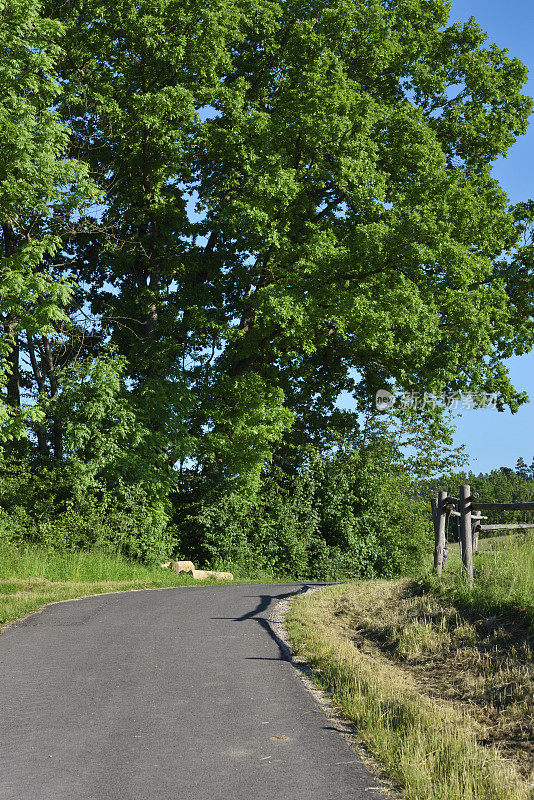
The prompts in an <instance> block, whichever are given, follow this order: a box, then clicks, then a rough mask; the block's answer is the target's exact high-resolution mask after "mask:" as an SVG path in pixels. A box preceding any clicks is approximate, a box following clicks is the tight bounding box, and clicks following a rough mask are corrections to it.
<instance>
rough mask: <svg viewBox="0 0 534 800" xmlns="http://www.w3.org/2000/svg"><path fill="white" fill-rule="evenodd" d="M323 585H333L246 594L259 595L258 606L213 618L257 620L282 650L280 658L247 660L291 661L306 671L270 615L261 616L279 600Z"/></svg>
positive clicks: (242, 620) (304, 585)
mask: <svg viewBox="0 0 534 800" xmlns="http://www.w3.org/2000/svg"><path fill="white" fill-rule="evenodd" d="M321 586H331V584H330V583H305V584H303V585H302V586H301V587H300V588H299V589H295V590H294V591H291V592H285V593H284V594H260V595H246V596H247V597H259V603H258V605H257V606H256V608H254V609H252V611H249V612H248V613H247V614H243V615H242V616H241V617H212V619H214V620H216V619H220V620H223V619H224V620H230V621H232V622H248V620H255V621H256V622H257V623H258V625H260V626H261V627H262V628H263V630H264V631H266V633H268V634H269V636H270V637H271V639H272V640H273V641H274V642H276V644H277V646H278V650H279V652H280V654H279V656H278V658H263V657H259V656H251V657H249V658H247V661H289V662H290V663H291V664H293V666H294V667H296V669H298V670H299V671H301V672H302V671H306V670H305V669H303V665H301V664H298V663H297V662H295V661H294V660H293V659H292V656H291V650H290V649H289V647H288V646H287V644H286V643H285V642H284V640H283V639H282V638H281V637H280V636H278V634H277V633H276V631H275V629H274V627H273V624H272V622H273V621H272V620H271V619H269V615H268V614H267V615H266V616H260V615H262V614H265V612H268V611H269V609H270V608H271V607H272V606H273V604H274V603H277V602H279V601H280V600H286V599H287V598H288V597H297V595H299V594H304V593H305V592H307V591H308V589H312V588H316V587H321Z"/></svg>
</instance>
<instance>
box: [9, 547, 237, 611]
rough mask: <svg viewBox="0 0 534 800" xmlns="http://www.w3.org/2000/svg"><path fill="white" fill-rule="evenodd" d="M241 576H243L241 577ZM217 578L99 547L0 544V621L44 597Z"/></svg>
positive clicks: (51, 599) (41, 602)
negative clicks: (76, 548)
mask: <svg viewBox="0 0 534 800" xmlns="http://www.w3.org/2000/svg"><path fill="white" fill-rule="evenodd" d="M240 582H243V581H242V580H241V581H240ZM214 583H221V581H215V580H213V579H208V580H203V581H195V580H194V579H193V578H192V577H191V576H189V575H187V574H185V573H180V574H176V573H173V572H170V571H169V570H166V569H162V568H161V567H160V566H159V565H158V566H153V567H147V566H143V565H142V564H139V563H136V562H133V561H129V560H128V559H126V558H124V557H122V556H120V555H111V554H106V553H104V552H100V551H77V552H71V553H57V552H54V551H49V550H46V549H43V548H40V547H35V546H31V545H28V546H19V547H15V546H14V545H8V544H1V545H0V626H1V625H5V624H6V623H8V622H12V621H13V620H16V619H20V617H24V616H26V614H30V613H31V612H33V611H37V610H38V609H39V608H41V607H42V606H43V605H46V603H52V602H56V601H58V600H72V599H75V598H77V597H84V596H87V595H91V594H102V593H105V592H122V591H127V590H131V589H158V588H164V587H170V586H198V585H202V584H214Z"/></svg>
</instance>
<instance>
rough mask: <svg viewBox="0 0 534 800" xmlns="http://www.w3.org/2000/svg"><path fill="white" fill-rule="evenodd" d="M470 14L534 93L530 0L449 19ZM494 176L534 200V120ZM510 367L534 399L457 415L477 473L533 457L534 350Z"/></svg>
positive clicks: (456, 1)
mask: <svg viewBox="0 0 534 800" xmlns="http://www.w3.org/2000/svg"><path fill="white" fill-rule="evenodd" d="M469 17H474V18H475V19H476V21H477V22H478V23H479V24H480V26H481V27H482V28H484V30H486V31H487V32H488V34H489V38H490V40H491V41H493V42H495V43H496V44H497V45H499V47H506V48H507V49H508V50H509V51H510V54H511V55H513V56H517V57H518V58H520V59H521V61H523V62H524V63H525V64H527V66H529V67H530V75H529V83H528V86H527V89H526V91H527V93H528V94H530V95H531V96H534V36H533V28H534V4H533V3H532V0H506V2H505V1H504V0H453V2H452V9H451V19H452V20H466V19H468V18H469ZM494 175H495V176H496V177H497V178H498V179H499V181H500V183H501V186H502V187H503V188H504V189H505V191H506V192H507V194H508V196H509V197H510V199H511V200H512V201H513V202H518V201H520V200H528V199H530V198H532V199H534V119H533V120H532V121H531V125H530V128H529V131H528V133H527V135H526V136H524V137H522V138H521V139H520V140H518V141H517V142H516V144H515V145H514V147H513V148H512V149H511V150H510V152H509V154H508V158H506V159H501V160H500V162H499V163H498V164H497V165H496V168H495V171H494ZM508 366H509V369H510V375H511V376H512V381H513V383H514V385H515V386H516V388H518V389H523V390H525V391H527V392H528V394H529V395H530V397H531V402H530V403H529V404H528V405H524V406H522V407H521V409H520V410H519V411H518V412H517V414H511V413H510V412H502V413H499V412H498V411H493V410H487V409H479V410H476V411H473V410H470V411H465V412H464V414H463V415H462V416H461V417H460V418H459V419H458V427H457V433H456V442H457V444H465V446H466V452H467V453H468V454H469V457H470V466H471V468H472V469H473V471H474V472H475V473H478V472H485V471H486V470H489V469H492V468H494V467H500V466H514V465H515V462H516V461H517V459H518V458H519V456H523V458H524V459H525V461H526V462H527V463H528V464H530V462H531V461H532V457H533V456H534V353H531V354H529V355H527V356H522V357H521V358H513V359H510V361H509V362H508Z"/></svg>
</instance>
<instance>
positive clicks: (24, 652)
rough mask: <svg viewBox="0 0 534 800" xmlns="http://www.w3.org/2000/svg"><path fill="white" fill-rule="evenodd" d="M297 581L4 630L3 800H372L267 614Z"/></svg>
mask: <svg viewBox="0 0 534 800" xmlns="http://www.w3.org/2000/svg"><path fill="white" fill-rule="evenodd" d="M304 588H305V587H303V586H302V584H288V585H280V584H275V585H245V586H239V585H236V586H214V587H211V586H198V587H192V588H186V589H164V590H160V591H143V592H124V593H121V594H112V595H101V596H98V597H89V598H86V599H83V600H78V601H73V602H68V603H60V604H57V605H52V606H49V607H48V608H46V609H45V610H44V611H43V612H42V613H41V614H37V615H34V616H32V617H29V618H28V619H27V620H25V621H23V622H21V623H19V624H18V625H16V626H14V627H11V628H9V629H7V630H6V631H5V632H4V633H3V634H2V635H0V687H1V699H0V800H296V798H305V800H330V798H332V800H334V798H335V800H372V798H375V800H376V799H377V798H380V799H382V798H383V795H382V794H381V793H380V792H378V791H376V790H375V789H373V788H372V787H375V786H376V779H375V778H373V777H372V776H370V775H369V774H368V773H367V771H366V769H365V767H364V766H363V765H362V764H361V762H360V761H359V760H358V758H357V756H356V755H355V754H354V752H353V751H352V750H351V749H350V748H349V747H348V745H347V744H346V743H345V741H344V739H343V738H342V737H341V736H340V734H339V733H338V732H337V731H336V730H334V729H332V727H331V725H330V723H329V722H328V720H327V718H326V716H325V715H324V713H323V712H322V710H321V709H320V708H319V706H318V705H317V703H316V702H315V700H314V699H313V697H312V696H311V694H310V693H309V692H308V691H307V690H306V689H305V687H304V686H303V685H302V682H301V681H300V680H299V678H298V673H297V671H296V669H295V667H294V666H293V665H292V664H291V663H290V662H289V661H287V660H286V659H285V657H284V653H283V650H282V649H281V647H280V645H279V643H278V641H277V639H276V636H275V635H274V634H273V633H272V631H271V630H270V627H269V624H268V622H267V619H268V618H269V615H270V614H271V613H272V610H273V607H274V605H275V603H276V602H277V600H278V599H280V598H283V597H285V596H288V595H289V594H294V593H296V592H299V591H301V590H303V589H304Z"/></svg>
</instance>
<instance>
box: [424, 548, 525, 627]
mask: <svg viewBox="0 0 534 800" xmlns="http://www.w3.org/2000/svg"><path fill="white" fill-rule="evenodd" d="M473 562H474V570H475V583H474V587H473V589H469V587H468V586H467V584H466V582H465V580H464V579H463V576H462V572H461V559H460V551H459V548H458V545H457V544H452V545H450V547H449V558H448V564H447V568H446V570H445V572H444V574H443V579H442V580H441V581H438V580H437V578H435V577H433V576H430V577H429V578H428V579H427V580H426V581H425V585H426V587H427V588H428V589H429V590H431V591H433V592H434V593H435V594H438V595H440V596H442V597H449V598H451V599H453V600H454V601H456V602H458V603H460V604H461V605H463V606H468V607H471V608H475V609H478V610H480V611H484V612H486V613H488V614H502V613H506V612H511V613H519V614H521V615H522V616H523V617H525V619H526V620H527V622H528V624H529V625H530V628H531V629H532V630H533V631H534V534H533V533H526V534H525V533H523V534H517V535H515V536H495V537H492V538H488V539H481V540H480V544H479V551H478V552H475V554H474V556H473Z"/></svg>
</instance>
